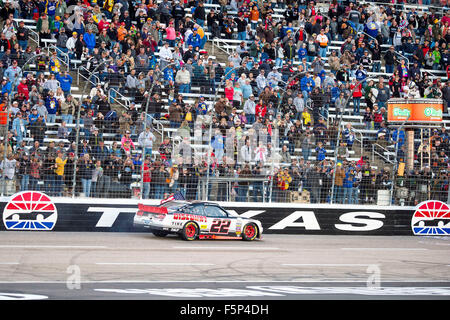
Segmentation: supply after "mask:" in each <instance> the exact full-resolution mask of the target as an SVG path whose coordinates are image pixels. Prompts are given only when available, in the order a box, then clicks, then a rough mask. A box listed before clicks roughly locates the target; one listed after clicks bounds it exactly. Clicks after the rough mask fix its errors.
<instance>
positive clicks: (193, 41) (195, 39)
mask: <svg viewBox="0 0 450 320" xmlns="http://www.w3.org/2000/svg"><path fill="white" fill-rule="evenodd" d="M201 44H202V39H201V38H200V35H199V34H198V32H197V28H193V29H192V33H191V34H190V35H189V37H188V39H187V45H191V46H192V47H193V48H194V50H196V51H198V50H199V49H200V46H201Z"/></svg>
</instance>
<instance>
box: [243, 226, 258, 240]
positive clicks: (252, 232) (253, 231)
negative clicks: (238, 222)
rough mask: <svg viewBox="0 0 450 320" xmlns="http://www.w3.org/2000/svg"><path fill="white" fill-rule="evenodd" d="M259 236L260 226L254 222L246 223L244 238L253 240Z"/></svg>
mask: <svg viewBox="0 0 450 320" xmlns="http://www.w3.org/2000/svg"><path fill="white" fill-rule="evenodd" d="M257 236H258V227H257V226H256V224H254V223H249V224H247V225H245V227H244V230H243V232H242V240H245V241H252V240H255V239H256V237H257Z"/></svg>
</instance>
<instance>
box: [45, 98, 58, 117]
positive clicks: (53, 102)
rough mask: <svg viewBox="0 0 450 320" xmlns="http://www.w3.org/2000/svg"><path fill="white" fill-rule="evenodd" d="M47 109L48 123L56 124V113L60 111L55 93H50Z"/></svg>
mask: <svg viewBox="0 0 450 320" xmlns="http://www.w3.org/2000/svg"><path fill="white" fill-rule="evenodd" d="M45 107H46V108H47V111H48V115H47V122H48V123H55V122H56V113H57V111H58V109H59V102H58V99H56V97H55V96H54V93H53V91H49V92H48V96H47V98H46V99H45Z"/></svg>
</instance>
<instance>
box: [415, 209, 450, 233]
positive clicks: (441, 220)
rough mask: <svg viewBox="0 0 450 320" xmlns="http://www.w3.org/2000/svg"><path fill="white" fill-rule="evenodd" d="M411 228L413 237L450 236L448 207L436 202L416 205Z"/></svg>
mask: <svg viewBox="0 0 450 320" xmlns="http://www.w3.org/2000/svg"><path fill="white" fill-rule="evenodd" d="M411 227H412V230H413V232H414V234H415V235H420V236H429V235H444V236H445V235H450V207H449V206H448V205H447V204H446V203H444V202H442V201H436V200H429V201H424V202H422V203H420V204H418V205H417V207H416V211H415V212H414V215H413V218H412V220H411Z"/></svg>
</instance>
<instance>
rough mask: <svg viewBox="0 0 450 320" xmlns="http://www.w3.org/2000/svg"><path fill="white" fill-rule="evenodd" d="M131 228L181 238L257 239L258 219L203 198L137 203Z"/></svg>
mask: <svg viewBox="0 0 450 320" xmlns="http://www.w3.org/2000/svg"><path fill="white" fill-rule="evenodd" d="M133 224H134V226H135V227H144V228H148V229H149V230H150V231H151V232H152V233H153V234H154V235H155V236H157V237H165V236H166V235H168V234H178V235H180V236H181V238H182V239H184V240H195V239H232V238H235V239H242V240H246V241H252V240H255V239H261V236H262V233H263V227H262V224H261V222H260V221H258V220H255V219H250V218H243V217H240V216H239V215H237V214H233V213H231V212H228V211H226V210H225V209H223V208H222V207H221V206H219V205H218V204H215V203H211V202H204V201H193V202H189V201H176V200H174V201H169V202H165V203H162V204H160V205H157V206H150V205H145V204H141V203H140V204H139V205H138V211H137V213H136V214H135V216H134V219H133Z"/></svg>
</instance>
